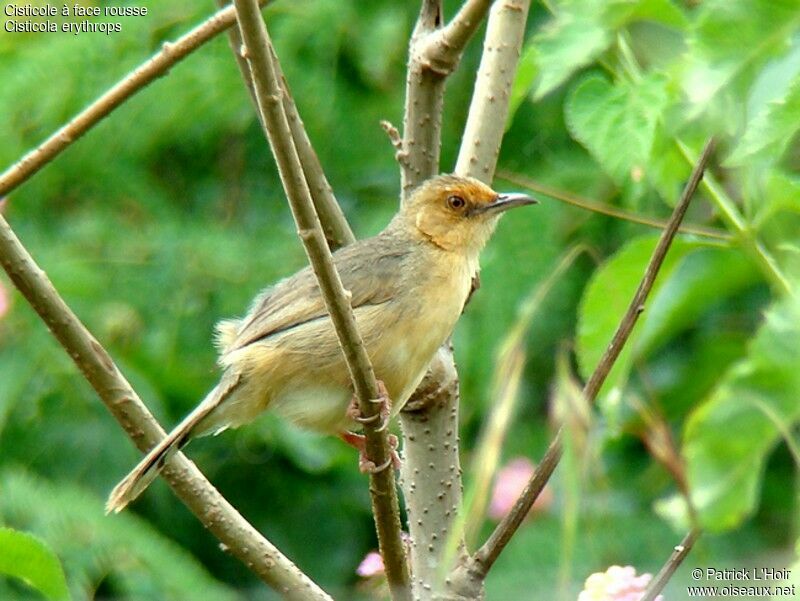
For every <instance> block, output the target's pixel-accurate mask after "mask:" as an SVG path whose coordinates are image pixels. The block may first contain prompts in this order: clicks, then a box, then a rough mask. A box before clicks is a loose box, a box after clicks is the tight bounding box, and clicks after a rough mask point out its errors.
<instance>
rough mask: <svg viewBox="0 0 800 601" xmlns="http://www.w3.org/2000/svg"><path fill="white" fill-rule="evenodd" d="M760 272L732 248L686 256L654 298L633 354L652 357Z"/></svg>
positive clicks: (757, 277)
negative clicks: (712, 307)
mask: <svg viewBox="0 0 800 601" xmlns="http://www.w3.org/2000/svg"><path fill="white" fill-rule="evenodd" d="M760 279H761V278H760V272H759V271H758V270H757V269H756V268H755V266H754V265H753V264H752V262H750V261H749V260H748V259H747V257H746V256H743V255H742V254H741V253H740V252H739V251H737V250H735V249H721V248H704V249H698V250H697V251H695V252H693V253H692V254H691V255H690V256H687V257H686V260H685V261H683V262H682V263H681V264H680V265H679V266H677V268H676V269H675V272H674V276H673V277H671V278H670V279H669V280H668V281H666V282H665V283H664V286H663V287H662V288H661V289H660V290H659V291H658V294H656V295H654V296H653V299H652V301H651V302H650V305H649V306H648V308H647V313H646V314H645V317H644V323H643V324H642V325H641V327H640V330H639V335H638V337H637V340H636V344H635V355H636V356H637V357H644V356H647V355H650V354H652V353H653V352H654V351H655V350H656V349H658V348H659V347H660V346H662V345H663V344H664V343H665V342H667V341H668V340H669V339H671V338H672V337H674V336H675V335H676V334H678V333H679V332H681V331H683V330H684V329H686V328H687V327H689V326H691V325H692V324H693V323H695V322H696V321H697V319H698V318H699V317H700V316H701V315H702V314H703V313H704V312H706V311H707V310H708V309H709V307H711V306H714V305H717V304H719V303H720V302H722V301H723V300H724V299H725V298H727V297H730V296H732V295H733V294H735V293H737V292H739V291H741V290H742V289H744V288H746V287H748V286H751V285H753V284H755V283H756V282H758V281H760Z"/></svg>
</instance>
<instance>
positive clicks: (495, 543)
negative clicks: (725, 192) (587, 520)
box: [453, 139, 714, 590]
mask: <svg viewBox="0 0 800 601" xmlns="http://www.w3.org/2000/svg"><path fill="white" fill-rule="evenodd" d="M713 149H714V141H713V139H710V140H709V141H708V142H707V143H706V145H705V148H704V149H703V152H702V154H701V156H700V158H699V160H698V162H697V165H695V168H694V170H693V171H692V175H691V177H690V179H689V182H688V183H687V184H686V188H685V189H684V191H683V194H682V195H681V198H680V200H679V201H678V203H677V205H676V206H675V209H674V211H673V213H672V216H671V217H670V220H669V222H668V224H667V227H666V228H665V229H664V231H663V232H662V234H661V237H660V238H659V240H658V244H657V245H656V248H655V249H654V251H653V255H652V257H651V258H650V262H649V263H648V265H647V268H646V269H645V272H644V275H643V277H642V281H641V282H640V283H639V287H638V289H637V290H636V293H635V294H634V297H633V300H632V301H631V303H630V305H629V306H628V310H627V311H626V312H625V315H624V316H623V317H622V320H621V321H620V324H619V326H618V328H617V331H616V332H615V333H614V336H613V338H612V340H611V342H610V343H609V345H608V347H607V348H606V351H605V353H604V354H603V357H602V358H601V359H600V362H599V364H598V365H597V367H596V368H595V370H594V372H593V373H592V375H591V377H590V378H589V381H588V382H587V383H586V385H585V387H584V389H583V394H584V395H585V396H586V399H587V401H588V402H592V401H594V399H595V397H596V396H597V393H598V392H599V390H600V388H601V386H602V385H603V382H605V379H606V377H607V376H608V373H609V372H610V371H611V368H612V367H613V365H614V362H615V361H616V359H617V357H618V356H619V354H620V352H621V351H622V348H623V346H624V345H625V342H627V340H628V338H629V336H630V334H631V331H632V330H633V327H634V325H636V321H637V319H638V318H639V315H641V313H642V312H643V311H644V303H645V300H646V299H647V296H648V294H649V293H650V290H651V289H652V287H653V283H654V282H655V278H656V276H657V275H658V271H659V269H660V268H661V264H662V263H663V261H664V257H665V256H666V254H667V251H668V250H669V247H670V245H671V243H672V240H673V239H674V237H675V234H676V233H677V231H678V227H679V225H680V222H681V220H682V219H683V217H684V215H685V214H686V210H687V208H688V207H689V202H690V201H691V199H692V196H693V195H694V193H695V191H696V190H697V186H698V185H699V184H700V180H701V179H702V178H703V173H704V172H705V169H706V165H707V164H708V161H709V159H710V158H711V154H712V152H713ZM562 437H563V434H562V429H559V431H558V433H557V434H556V436H555V438H554V439H553V441H552V442H551V443H550V446H549V447H548V449H547V452H546V453H545V455H544V457H543V458H542V460H541V462H540V464H539V467H538V469H537V470H536V472H535V473H534V475H533V476H532V477H531V479H530V481H529V482H528V484H527V486H526V487H525V490H524V491H523V493H522V495H520V497H519V499H517V502H516V503H515V504H514V507H513V508H512V510H511V512H509V514H508V515H507V516H506V517H505V518H504V519H503V520H502V521H501V522H500V524H498V525H497V527H496V528H495V530H494V532H492V534H491V536H490V537H489V539H488V540H487V541H486V542H485V543H484V544H483V546H482V547H481V548H480V549H478V551H477V552H476V553H475V554H474V555H473V556H472V557H471V558H470V559H469V560H468V561H467V562H466V563H465V564H464V565H462V566H459V568H458V570H457V571H456V572H454V574H453V578H454V580H456V584H457V586H458V587H460V588H462V589H464V590H471V587H474V585H475V583H479V582H482V581H483V579H484V578H485V577H486V575H487V574H488V572H489V570H490V569H491V567H492V565H493V564H494V562H495V561H496V560H497V558H498V557H499V556H500V553H502V551H503V549H504V548H505V546H506V545H507V544H508V542H509V541H510V540H511V538H512V536H513V535H514V534H515V532H516V531H517V529H518V528H519V526H520V524H521V523H522V520H523V519H524V517H525V516H526V515H527V513H528V511H529V510H530V508H531V506H532V505H533V503H534V502H535V501H536V499H537V497H538V496H539V493H541V491H542V489H543V488H544V485H545V483H546V482H547V481H548V480H549V479H550V476H551V475H552V473H553V471H554V470H555V468H556V466H557V465H558V461H559V460H560V458H561V451H562Z"/></svg>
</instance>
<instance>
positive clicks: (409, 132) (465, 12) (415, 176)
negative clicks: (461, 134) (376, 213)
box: [400, 0, 492, 200]
mask: <svg viewBox="0 0 800 601" xmlns="http://www.w3.org/2000/svg"><path fill="white" fill-rule="evenodd" d="M491 2H492V0H466V1H465V2H464V4H463V5H462V7H461V8H460V10H459V11H458V13H457V14H456V16H455V17H454V18H453V20H452V21H451V22H450V23H449V24H447V25H446V26H445V27H442V2H441V0H423V2H422V8H421V10H420V14H419V18H418V19H417V23H416V26H415V27H414V32H413V34H412V36H411V43H410V45H409V50H408V73H407V75H406V105H405V111H404V116H403V154H402V156H403V157H404V160H403V161H401V162H400V177H401V184H402V185H401V188H402V197H403V200H405V199H406V198H407V197H408V195H409V194H410V192H411V191H412V190H413V189H414V188H416V187H417V186H418V185H419V184H421V183H422V182H424V181H425V180H426V179H428V178H430V177H432V176H434V175H436V174H437V173H438V171H439V152H440V150H441V142H442V140H441V138H442V99H443V97H444V86H445V80H446V78H447V76H448V75H450V73H452V72H453V71H454V70H455V68H456V67H457V66H458V62H459V60H460V59H461V55H462V54H463V52H464V48H465V47H466V45H467V42H468V41H469V39H470V38H471V37H472V34H473V33H474V32H475V30H476V29H477V28H478V25H480V23H481V21H482V20H483V17H484V16H485V14H486V11H487V10H488V8H489V5H490V4H491Z"/></svg>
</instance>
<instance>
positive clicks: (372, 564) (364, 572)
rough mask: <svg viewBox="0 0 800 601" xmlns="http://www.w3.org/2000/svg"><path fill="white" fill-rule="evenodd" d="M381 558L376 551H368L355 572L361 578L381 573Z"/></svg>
mask: <svg viewBox="0 0 800 601" xmlns="http://www.w3.org/2000/svg"><path fill="white" fill-rule="evenodd" d="M383 570H384V568H383V558H382V557H381V554H380V553H378V552H377V551H370V552H369V553H367V554H366V556H365V557H364V559H362V560H361V563H360V564H358V567H357V568H356V574H358V575H359V576H361V577H362V578H371V577H372V576H379V575H382V574H383Z"/></svg>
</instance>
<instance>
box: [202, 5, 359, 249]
mask: <svg viewBox="0 0 800 601" xmlns="http://www.w3.org/2000/svg"><path fill="white" fill-rule="evenodd" d="M224 2H225V0H217V4H224ZM228 43H229V45H230V47H231V51H232V52H233V56H234V58H235V59H236V65H237V66H238V67H239V72H240V73H241V75H242V79H243V80H244V83H245V86H247V90H248V92H250V99H251V100H252V101H253V106H254V108H255V109H256V115H257V116H258V118H259V120H260V119H261V113H260V112H259V111H258V101H257V100H256V91H255V88H254V87H253V78H252V76H251V75H250V67H249V65H248V64H247V59H246V58H244V57H243V56H242V36H241V34H240V32H239V29H238V28H237V27H232V28H231V29H229V30H228ZM272 62H273V65H274V68H275V72H276V73H277V75H278V79H279V80H280V82H281V85H282V86H283V109H284V111H286V117H287V118H288V120H289V126H290V128H291V130H292V140H293V141H294V145H295V148H296V149H297V154H298V156H299V158H300V163H301V164H302V166H303V173H304V174H305V177H306V182H307V184H308V188H309V190H310V192H311V199H312V200H313V201H314V208H315V209H316V211H317V215H318V216H319V220H320V222H321V223H322V229H323V230H324V231H325V238H326V239H327V241H328V247H330V249H331V250H336V249H337V248H340V247H342V246H346V245H348V244H352V243H353V242H355V240H356V237H355V236H354V235H353V231H352V230H351V229H350V225H349V224H348V223H347V219H346V218H345V216H344V213H342V209H341V207H340V206H339V203H338V202H337V201H336V197H335V196H334V195H333V189H332V188H331V185H330V184H329V183H328V179H327V178H326V177H325V172H324V171H323V169H322V164H321V163H320V162H319V157H318V156H317V153H316V152H315V151H314V147H313V146H312V145H311V140H310V139H309V137H308V133H307V132H306V128H305V125H304V124H303V120H302V119H301V118H300V113H299V112H298V110H297V105H295V102H294V97H293V96H292V94H291V92H290V91H289V85H288V83H287V82H286V78H285V77H284V76H283V71H282V70H281V66H280V63H279V62H278V58H277V57H276V56H275V55H274V54H272ZM262 125H263V124H262Z"/></svg>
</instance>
